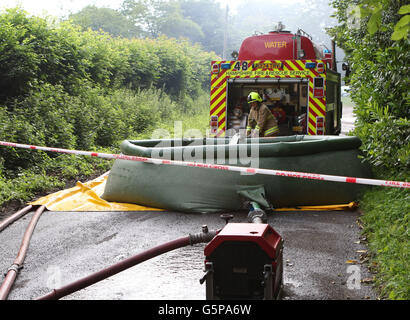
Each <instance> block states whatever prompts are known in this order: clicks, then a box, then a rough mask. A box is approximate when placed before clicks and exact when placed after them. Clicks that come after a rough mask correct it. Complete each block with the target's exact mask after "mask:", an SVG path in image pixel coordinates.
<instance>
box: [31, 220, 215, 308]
mask: <svg viewBox="0 0 410 320" xmlns="http://www.w3.org/2000/svg"><path fill="white" fill-rule="evenodd" d="M202 230H203V231H202V232H201V233H197V234H193V235H191V234H190V235H189V236H186V237H183V238H179V239H176V240H173V241H170V242H167V243H164V244H161V245H159V246H156V247H154V248H151V249H148V250H146V251H144V252H141V253H139V254H137V255H135V256H133V257H130V258H128V259H125V260H123V261H121V262H119V263H116V264H114V265H112V266H110V267H108V268H105V269H103V270H101V271H98V272H96V273H93V274H91V275H89V276H87V277H84V278H82V279H79V280H77V281H75V282H72V283H71V284H68V285H66V286H64V287H61V288H59V289H54V290H53V291H51V292H49V293H48V294H46V295H44V296H42V297H39V298H37V299H36V300H57V299H60V298H62V297H64V296H67V295H69V294H71V293H73V292H76V291H79V290H81V289H84V288H86V287H88V286H90V285H92V284H94V283H97V282H99V281H101V280H104V279H106V278H108V277H110V276H112V275H114V274H117V273H119V272H121V271H124V270H126V269H128V268H131V267H133V266H135V265H137V264H139V263H141V262H144V261H146V260H149V259H151V258H154V257H156V256H159V255H161V254H163V253H166V252H169V251H172V250H175V249H179V248H182V247H185V246H187V245H194V244H197V243H207V242H209V241H211V240H212V239H213V237H215V235H216V234H217V233H218V232H219V230H218V231H213V230H211V231H208V229H207V228H206V227H203V229H202Z"/></svg>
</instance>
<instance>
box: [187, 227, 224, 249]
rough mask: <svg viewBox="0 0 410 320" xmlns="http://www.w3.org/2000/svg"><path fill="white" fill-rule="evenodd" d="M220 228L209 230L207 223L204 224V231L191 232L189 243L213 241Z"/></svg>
mask: <svg viewBox="0 0 410 320" xmlns="http://www.w3.org/2000/svg"><path fill="white" fill-rule="evenodd" d="M219 231H220V230H208V226H207V225H203V226H202V232H200V233H195V234H189V244H190V245H191V246H192V245H194V244H197V243H208V242H209V241H211V240H212V239H213V238H214V237H215V236H216V235H217V234H218V233H219Z"/></svg>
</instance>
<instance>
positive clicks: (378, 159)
mask: <svg viewBox="0 0 410 320" xmlns="http://www.w3.org/2000/svg"><path fill="white" fill-rule="evenodd" d="M406 3H407V1H401V0H382V1H379V0H378V1H376V0H359V1H356V0H334V1H333V6H334V7H335V8H336V12H335V16H336V17H337V19H338V21H339V25H338V26H336V27H334V28H331V29H330V30H329V33H330V34H331V35H332V36H333V37H335V39H336V41H337V42H338V44H339V45H340V46H342V48H343V49H344V50H345V52H346V54H347V59H348V62H349V64H350V66H351V68H352V72H351V76H350V87H351V91H350V92H351V97H352V99H353V101H354V103H355V105H356V107H355V109H354V112H355V114H356V117H357V121H356V129H355V131H354V134H355V135H357V136H359V137H360V138H361V139H362V141H363V145H362V149H363V151H364V157H365V159H366V160H367V161H369V162H370V163H371V164H372V165H373V168H374V171H375V174H376V177H380V178H382V179H387V180H401V181H408V179H409V178H410V175H409V167H410V121H409V112H410V108H409V98H410V95H409V91H408V88H409V74H408V68H409V66H408V62H409V61H410V51H409V49H410V48H409V45H410V41H409V38H408V22H407V21H408V12H409V11H408V10H409V7H408V5H407V4H406ZM403 14H405V16H403ZM406 17H407V18H406ZM361 209H362V210H363V212H364V215H362V218H361V219H362V220H363V222H364V232H365V234H366V235H367V237H368V240H369V247H370V250H371V258H372V260H371V261H372V266H373V267H374V268H375V270H376V271H377V276H376V284H377V285H378V288H379V289H380V294H381V297H383V298H388V299H409V297H410V291H409V286H408V276H409V267H408V262H407V261H408V259H409V252H410V250H409V246H408V244H409V241H408V240H409V238H408V235H409V212H410V210H409V209H410V208H409V191H408V190H407V189H404V190H400V189H395V188H392V189H389V190H386V188H373V189H370V190H368V191H367V192H366V193H365V194H364V196H363V197H362V199H361Z"/></svg>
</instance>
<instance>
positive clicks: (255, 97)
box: [248, 92, 262, 103]
mask: <svg viewBox="0 0 410 320" xmlns="http://www.w3.org/2000/svg"><path fill="white" fill-rule="evenodd" d="M256 101H258V102H262V98H261V96H260V95H259V93H257V92H251V93H249V95H248V103H252V102H256Z"/></svg>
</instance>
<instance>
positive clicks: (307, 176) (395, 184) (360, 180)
mask: <svg viewBox="0 0 410 320" xmlns="http://www.w3.org/2000/svg"><path fill="white" fill-rule="evenodd" d="M0 145H2V146H6V147H13V148H23V149H30V150H41V151H49V152H59V153H66V154H74V155H81V156H90V157H97V158H103V159H121V160H130V161H138V162H145V163H151V164H156V165H174V166H186V167H197V168H209V169H215V170H226V171H234V172H241V173H253V174H265V175H271V176H281V177H290V178H298V179H312V180H321V181H334V182H345V183H355V184H366V185H373V186H382V187H394V188H410V182H407V181H389V180H376V179H366V178H355V177H343V176H333V175H325V174H319V173H306V172H296V171H284V170H274V169H260V168H249V167H239V166H229V165H218V164H210V163H201V162H189V161H177V160H163V159H156V158H146V157H139V156H129V155H124V154H111V153H100V152H90V151H80V150H68V149H61V148H49V147H40V146H33V145H28V144H20V143H14V142H6V141H0Z"/></svg>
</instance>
